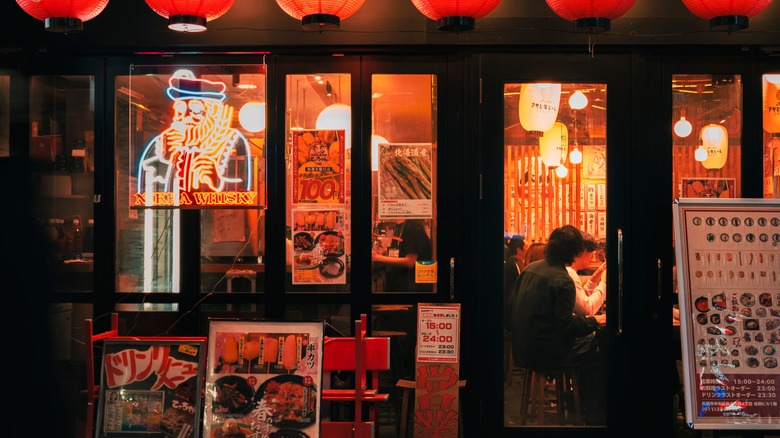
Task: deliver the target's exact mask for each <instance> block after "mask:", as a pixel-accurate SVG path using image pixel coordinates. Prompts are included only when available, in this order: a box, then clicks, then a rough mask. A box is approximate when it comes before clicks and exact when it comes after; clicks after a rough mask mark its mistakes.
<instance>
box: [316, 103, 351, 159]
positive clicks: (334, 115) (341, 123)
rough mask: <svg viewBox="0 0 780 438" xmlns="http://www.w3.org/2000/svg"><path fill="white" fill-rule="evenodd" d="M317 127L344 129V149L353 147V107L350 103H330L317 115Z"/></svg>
mask: <svg viewBox="0 0 780 438" xmlns="http://www.w3.org/2000/svg"><path fill="white" fill-rule="evenodd" d="M315 127H316V128H317V129H343V130H344V131H345V133H344V136H345V137H346V138H345V140H346V141H345V142H344V149H349V148H351V147H352V107H350V106H349V105H345V104H343V103H334V104H333V105H328V106H327V107H325V109H324V110H322V112H321V113H320V115H319V116H317V122H316V124H315Z"/></svg>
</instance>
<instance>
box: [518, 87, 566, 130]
mask: <svg viewBox="0 0 780 438" xmlns="http://www.w3.org/2000/svg"><path fill="white" fill-rule="evenodd" d="M560 105H561V84H523V85H522V86H521V87H520V102H519V104H518V112H519V116H520V125H521V126H522V127H523V128H524V129H525V130H527V131H529V134H531V135H541V134H542V133H543V132H546V131H549V130H550V128H552V127H553V125H554V124H555V120H556V119H557V118H558V110H559V108H560Z"/></svg>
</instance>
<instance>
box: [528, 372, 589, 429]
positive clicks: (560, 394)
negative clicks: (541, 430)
mask: <svg viewBox="0 0 780 438" xmlns="http://www.w3.org/2000/svg"><path fill="white" fill-rule="evenodd" d="M525 371H526V372H525V380H524V382H523V395H522V398H521V402H520V424H521V425H525V424H526V423H527V421H528V415H529V414H531V413H532V412H535V413H536V424H537V426H541V425H543V424H544V414H545V407H544V402H545V399H546V397H545V387H546V386H547V385H546V383H547V376H552V378H553V379H554V381H555V391H554V397H553V398H552V399H550V402H551V403H555V405H556V411H557V412H556V413H557V415H558V417H559V418H560V419H561V424H566V423H567V421H566V420H567V419H568V417H569V415H571V421H570V422H571V424H574V425H581V424H582V406H581V404H580V389H579V373H578V371H577V369H576V368H574V367H565V368H561V369H555V370H530V369H527V368H526V370H525ZM569 400H571V401H569ZM572 411H573V412H572Z"/></svg>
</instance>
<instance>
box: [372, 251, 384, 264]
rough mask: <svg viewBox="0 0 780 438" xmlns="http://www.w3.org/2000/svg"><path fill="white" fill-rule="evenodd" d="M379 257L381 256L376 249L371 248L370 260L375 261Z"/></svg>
mask: <svg viewBox="0 0 780 438" xmlns="http://www.w3.org/2000/svg"><path fill="white" fill-rule="evenodd" d="M379 257H382V256H381V255H380V254H379V253H378V252H376V250H371V261H372V262H375V261H377V260H379Z"/></svg>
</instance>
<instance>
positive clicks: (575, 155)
mask: <svg viewBox="0 0 780 438" xmlns="http://www.w3.org/2000/svg"><path fill="white" fill-rule="evenodd" d="M569 161H570V162H571V164H580V163H582V152H580V150H579V148H577V146H574V150H573V151H571V153H569Z"/></svg>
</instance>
